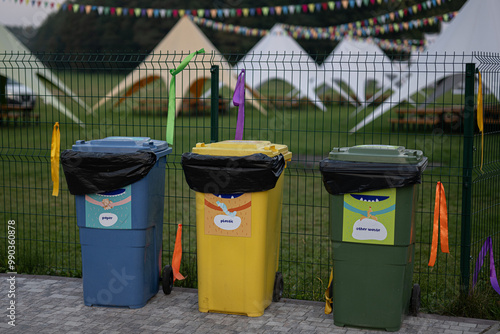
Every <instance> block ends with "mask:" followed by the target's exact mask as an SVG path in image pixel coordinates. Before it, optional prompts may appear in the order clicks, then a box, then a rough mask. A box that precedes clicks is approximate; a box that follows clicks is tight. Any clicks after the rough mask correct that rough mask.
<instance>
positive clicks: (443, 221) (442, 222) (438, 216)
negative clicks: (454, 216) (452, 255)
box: [429, 182, 450, 267]
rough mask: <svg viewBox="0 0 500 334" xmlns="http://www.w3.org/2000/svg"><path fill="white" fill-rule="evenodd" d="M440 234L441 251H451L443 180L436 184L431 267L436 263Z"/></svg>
mask: <svg viewBox="0 0 500 334" xmlns="http://www.w3.org/2000/svg"><path fill="white" fill-rule="evenodd" d="M438 230H439V231H438ZM439 232H440V233H439ZM438 234H439V235H440V236H441V251H442V252H443V253H449V252H450V249H449V246H448V210H447V208H446V197H445V194H444V186H443V184H442V183H441V182H438V183H437V185H436V199H435V203H434V227H433V230H432V246H431V256H430V258H429V267H433V266H434V264H435V263H436V257H437V246H438Z"/></svg>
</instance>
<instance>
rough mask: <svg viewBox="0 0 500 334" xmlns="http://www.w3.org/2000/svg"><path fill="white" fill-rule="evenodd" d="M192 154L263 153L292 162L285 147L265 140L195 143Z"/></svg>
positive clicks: (290, 154)
mask: <svg viewBox="0 0 500 334" xmlns="http://www.w3.org/2000/svg"><path fill="white" fill-rule="evenodd" d="M193 153H197V154H204V155H215V156H235V157H241V156H245V155H251V154H256V153H263V154H265V155H267V156H269V157H275V156H277V155H278V154H280V153H281V154H283V157H284V158H285V161H290V160H292V152H290V151H288V147H287V146H286V145H280V144H273V143H271V142H270V141H267V140H224V141H220V142H216V143H211V144H205V143H197V144H196V147H193Z"/></svg>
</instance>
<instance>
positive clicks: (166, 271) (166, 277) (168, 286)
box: [161, 265, 174, 295]
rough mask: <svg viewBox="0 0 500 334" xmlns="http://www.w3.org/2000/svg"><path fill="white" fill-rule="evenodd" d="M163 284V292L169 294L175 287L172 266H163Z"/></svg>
mask: <svg viewBox="0 0 500 334" xmlns="http://www.w3.org/2000/svg"><path fill="white" fill-rule="evenodd" d="M161 285H162V287H163V293H164V294H166V295H169V294H170V292H172V289H173V288H174V271H173V270H172V267H171V266H169V265H166V266H165V267H163V272H162V277H161Z"/></svg>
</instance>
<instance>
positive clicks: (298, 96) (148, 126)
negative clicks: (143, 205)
mask: <svg viewBox="0 0 500 334" xmlns="http://www.w3.org/2000/svg"><path fill="white" fill-rule="evenodd" d="M186 55H187V54H181V53H177V54H176V53H171V54H153V55H151V54H150V55H146V54H143V55H131V54H118V53H117V54H90V53H89V54H71V53H64V54H36V55H32V54H12V53H4V54H0V76H1V77H2V82H1V83H2V85H5V87H6V89H5V91H0V92H2V93H4V94H1V95H2V100H1V102H2V104H1V115H2V117H1V122H2V123H1V127H0V130H1V138H2V139H1V145H0V164H1V170H2V173H1V174H2V175H1V177H0V189H1V192H0V203H1V209H0V221H1V222H2V225H6V223H7V221H9V220H15V221H16V228H17V234H16V242H17V260H16V264H17V266H18V269H17V270H18V272H26V273H34V274H51V275H70V276H80V275H82V269H81V251H80V244H79V231H78V228H77V225H76V213H75V204H74V198H73V196H72V195H70V193H69V191H68V189H67V185H66V183H65V180H64V174H63V173H62V170H61V173H60V175H61V183H60V195H59V196H58V197H53V196H51V193H52V182H51V169H50V148H51V136H52V129H53V125H54V123H55V122H59V124H60V128H61V150H65V149H71V146H72V145H73V144H74V143H75V141H76V140H81V139H83V140H91V139H98V138H104V137H107V136H145V137H151V138H154V139H161V140H165V129H166V123H167V117H166V115H167V106H168V100H169V99H175V102H176V110H177V112H178V115H177V117H176V123H175V140H174V143H173V153H172V154H170V155H169V156H168V159H167V169H166V184H165V187H166V188H165V189H166V191H165V213H164V225H163V228H164V231H163V233H164V241H163V253H162V254H163V259H162V260H163V263H164V264H165V263H170V261H171V258H172V252H173V249H174V240H175V232H176V228H177V224H179V223H181V224H183V245H182V246H183V261H182V266H181V272H182V273H183V274H184V275H185V276H187V279H186V280H184V281H181V282H179V283H176V284H179V285H180V286H186V287H197V264H196V254H197V249H196V203H195V199H194V192H193V191H192V190H190V189H189V187H188V186H187V184H186V182H185V180H184V174H183V171H182V168H181V164H180V158H181V155H182V153H184V152H189V151H191V149H192V147H193V146H195V144H196V143H198V142H205V143H208V142H210V141H211V140H212V139H213V138H218V140H227V139H233V138H234V130H235V127H236V119H237V109H236V108H235V107H234V106H233V104H232V93H233V90H234V86H235V84H236V80H237V74H238V70H239V69H242V68H245V69H246V74H247V75H246V84H247V88H248V90H247V92H246V115H245V116H246V118H245V130H244V139H247V140H269V141H271V142H273V143H278V144H285V145H287V146H288V148H289V149H290V151H292V152H293V159H292V162H291V163H289V164H288V166H287V168H286V171H285V175H286V179H285V186H284V198H283V212H282V233H281V245H280V271H281V272H282V273H283V276H284V281H285V288H284V289H285V290H284V296H285V297H289V298H296V299H309V300H323V298H324V297H323V295H324V291H325V289H326V287H327V284H328V278H329V275H330V270H331V269H332V263H333V260H332V258H333V250H332V246H331V241H330V236H329V233H330V227H329V226H330V221H329V220H330V214H329V210H330V209H329V196H330V195H329V194H328V193H327V192H326V190H325V189H324V186H323V182H322V178H321V173H320V172H319V167H318V166H319V161H321V160H322V159H324V158H325V157H327V156H328V154H329V152H330V151H331V150H332V148H334V147H344V146H353V145H361V144H365V145H366V144H368V145H370V144H375V145H380V144H384V145H400V146H405V147H406V148H411V149H419V150H422V151H423V152H424V155H425V156H427V157H428V158H429V166H428V168H427V169H426V171H425V172H424V175H423V181H422V183H421V184H419V185H418V191H419V195H418V202H417V205H416V207H415V214H416V215H415V233H416V254H415V258H414V275H413V280H414V282H415V283H418V284H420V286H421V289H422V306H423V307H424V310H427V311H430V312H437V311H440V310H442V309H443V307H446V305H447V304H449V303H450V302H451V301H452V300H455V299H456V298H457V296H458V295H459V293H460V284H461V282H462V283H463V284H466V285H467V287H470V286H471V285H472V276H473V274H474V264H475V261H476V259H477V258H478V254H479V250H480V248H481V246H482V245H483V243H484V241H485V238H487V237H489V236H490V237H491V238H492V241H493V242H492V244H493V250H494V256H495V260H496V262H495V263H496V264H497V267H498V266H500V263H498V259H500V239H499V236H498V234H499V231H500V221H499V219H498V216H499V205H500V197H499V192H498V189H499V178H498V171H499V168H500V165H499V154H498V148H499V143H500V140H499V138H500V137H499V136H500V133H499V131H500V121H499V120H500V112H499V110H500V104H499V100H500V87H499V84H498V83H499V80H498V75H499V67H498V64H499V61H500V60H499V59H500V58H499V56H498V55H481V56H473V55H468V56H464V55H460V56H457V55H434V56H429V55H427V56H419V57H413V58H410V59H406V60H404V61H403V60H402V59H404V57H402V56H392V58H393V59H394V60H390V59H389V58H388V57H386V56H381V55H368V54H341V55H334V56H329V57H325V55H319V56H318V58H321V59H325V61H324V62H323V63H322V64H321V65H318V64H317V63H316V62H315V61H314V60H313V59H312V58H310V57H309V56H308V55H304V54H254V55H246V56H243V55H224V56H221V55H217V54H213V53H212V54H210V53H208V54H200V55H197V56H196V57H195V58H194V59H193V60H192V61H191V62H190V63H189V65H188V66H187V67H186V68H185V70H184V71H183V72H181V73H180V74H178V75H177V77H176V84H177V87H178V88H179V87H182V88H181V89H180V90H179V89H178V90H177V94H175V95H174V94H173V92H169V89H168V87H169V82H170V79H171V74H170V72H169V71H170V70H172V69H174V68H176V67H177V66H178V65H179V63H180V62H181V60H182V59H183V58H184V57H185V56H186ZM467 63H475V64H476V65H475V66H476V67H477V68H478V69H479V71H480V72H482V80H483V86H484V87H483V88H484V89H483V91H484V110H485V114H484V119H485V128H484V130H485V131H484V139H481V138H482V136H481V134H480V133H479V132H478V130H477V125H476V118H475V110H476V108H475V107H476V95H477V94H476V92H477V87H478V85H477V79H478V76H477V74H476V73H473V74H472V75H471V76H470V77H469V79H467V76H466V64H467ZM214 65H217V66H218V67H219V76H218V80H217V82H215V84H214V79H213V78H212V74H211V71H210V70H211V68H212V66H214ZM5 78H9V79H12V80H15V81H16V82H18V83H21V84H23V85H24V86H26V87H29V89H31V90H32V91H33V93H30V92H26V90H25V88H20V90H19V89H18V90H17V91H16V88H15V87H14V88H9V83H10V81H6V80H5ZM467 80H469V81H467ZM467 84H468V85H469V86H468V87H472V89H469V92H467V87H466V86H467ZM10 86H12V85H10ZM14 86H15V85H14ZM17 87H18V88H19V86H17ZM216 91H218V93H216ZM31 97H33V98H35V99H36V103H35V104H34V107H31V106H29V105H27V104H26V103H24V102H27V101H24V100H29V99H30V98H31ZM23 101H24V102H23ZM23 103H24V104H23ZM214 103H216V104H217V106H216V108H213V104H214ZM467 110H468V111H467ZM214 111H215V112H216V115H214ZM211 116H216V117H215V119H216V120H217V121H218V125H217V127H214V123H213V122H212V121H213V118H212V117H211ZM466 124H470V129H472V132H471V133H470V134H469V135H468V134H467V129H466V128H467V126H465V125H466ZM468 138H469V139H470V140H469V139H468ZM468 140H469V141H468ZM481 142H483V144H481ZM481 152H482V154H481ZM481 156H483V158H481ZM481 159H482V161H483V162H482V167H481ZM467 166H469V167H467ZM468 171H470V173H471V174H467V173H468ZM467 180H470V182H471V188H467V189H471V191H470V193H464V189H465V188H464V184H465V183H467ZM438 181H440V182H442V183H443V185H444V187H445V191H446V200H447V207H448V215H449V242H450V253H449V254H444V253H438V257H437V262H436V265H435V266H434V267H429V266H428V265H427V264H428V261H429V254H430V248H431V243H432V231H433V230H432V229H433V217H434V199H435V186H436V183H437V182H438ZM468 224H469V225H468ZM464 228H465V229H466V230H467V231H468V232H467V234H465V235H464V231H463V229H464ZM0 238H1V239H2V242H1V243H0V253H1V254H6V252H7V251H6V249H7V245H8V243H7V241H8V240H7V234H6V228H3V229H2V231H1V232H0ZM461 266H462V267H461ZM0 267H1V268H2V270H5V271H8V265H7V261H6V256H3V255H2V257H1V258H0ZM464 268H467V270H465V269H464ZM488 273H489V271H487V270H486V269H483V270H482V271H480V273H479V275H478V277H479V280H478V282H479V283H478V284H477V285H476V288H477V289H482V290H486V289H489V288H491V287H489V285H488V282H489V278H488ZM469 278H470V282H468V281H467V280H468V279H469Z"/></svg>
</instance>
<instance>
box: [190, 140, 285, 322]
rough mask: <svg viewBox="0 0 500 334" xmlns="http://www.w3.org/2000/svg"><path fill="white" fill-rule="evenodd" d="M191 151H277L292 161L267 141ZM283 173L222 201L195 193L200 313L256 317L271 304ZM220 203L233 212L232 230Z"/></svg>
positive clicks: (228, 153) (272, 153)
mask: <svg viewBox="0 0 500 334" xmlns="http://www.w3.org/2000/svg"><path fill="white" fill-rule="evenodd" d="M193 153H198V154H205V155H218V156H245V155H251V154H255V153H264V154H266V155H268V156H271V157H273V156H275V155H277V154H279V153H282V154H283V155H284V157H285V159H286V160H287V161H289V160H291V152H288V148H287V147H286V146H285V145H275V144H271V143H270V142H268V141H223V142H218V143H212V144H206V145H205V144H197V147H195V148H193ZM283 174H284V173H282V174H281V176H280V177H279V179H278V181H277V183H276V186H275V187H274V188H273V189H270V190H267V191H261V192H253V193H243V194H242V195H235V196H232V195H227V196H225V195H221V197H218V196H217V195H213V194H205V193H200V192H196V231H197V232H196V236H197V247H198V251H197V254H198V255H197V257H198V304H199V310H200V312H218V313H228V314H243V315H247V316H249V317H258V316H261V315H263V314H264V310H265V309H266V307H267V306H269V304H271V301H272V298H273V289H274V280H275V275H276V271H277V270H278V259H279V245H280V235H281V208H282V201H283V179H284V175H283ZM231 197H234V198H231ZM217 202H219V205H218V204H217ZM220 203H224V205H225V208H227V210H228V211H229V212H234V211H236V212H237V213H236V217H235V219H240V221H238V224H237V225H238V227H237V228H235V229H227V228H226V226H224V221H225V218H224V217H227V216H225V214H224V213H223V211H222V210H221V209H220ZM231 228H234V226H232V227H231Z"/></svg>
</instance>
